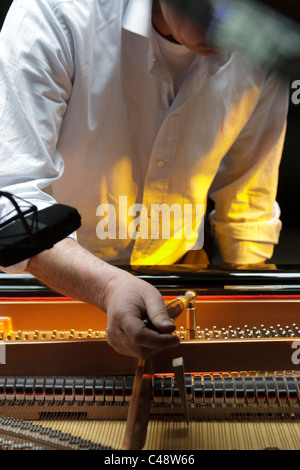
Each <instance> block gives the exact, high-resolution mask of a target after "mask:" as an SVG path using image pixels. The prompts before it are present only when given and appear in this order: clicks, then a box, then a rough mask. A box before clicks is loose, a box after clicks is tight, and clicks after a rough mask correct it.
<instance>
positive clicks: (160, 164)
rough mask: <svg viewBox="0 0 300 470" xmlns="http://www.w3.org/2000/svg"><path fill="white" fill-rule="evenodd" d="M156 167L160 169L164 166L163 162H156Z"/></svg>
mask: <svg viewBox="0 0 300 470" xmlns="http://www.w3.org/2000/svg"><path fill="white" fill-rule="evenodd" d="M156 165H157V166H158V168H162V167H163V166H165V162H164V161H163V160H158V161H157V163H156Z"/></svg>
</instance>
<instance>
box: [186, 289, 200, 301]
mask: <svg viewBox="0 0 300 470" xmlns="http://www.w3.org/2000/svg"><path fill="white" fill-rule="evenodd" d="M184 297H185V298H186V299H187V301H188V302H189V304H192V303H194V302H195V301H196V299H197V294H196V292H195V291H193V290H187V291H186V292H185V294H184Z"/></svg>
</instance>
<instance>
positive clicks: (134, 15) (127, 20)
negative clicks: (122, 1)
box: [123, 0, 153, 38]
mask: <svg viewBox="0 0 300 470" xmlns="http://www.w3.org/2000/svg"><path fill="white" fill-rule="evenodd" d="M152 4H153V0H129V1H128V5H127V8H126V11H125V15H124V18H123V28H124V29H126V30H128V31H131V32H132V33H136V34H139V35H140V36H144V37H147V38H151V28H152Z"/></svg>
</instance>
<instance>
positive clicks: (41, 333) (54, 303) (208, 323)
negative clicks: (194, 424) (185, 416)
mask: <svg viewBox="0 0 300 470" xmlns="http://www.w3.org/2000/svg"><path fill="white" fill-rule="evenodd" d="M299 306H300V300H298V299H289V298H287V299H286V298H283V299H282V300H281V299H276V300H274V299H264V300H259V299H254V300H253V299H252V300H249V299H246V300H242V299H239V300H232V299H230V300H226V299H221V300H215V299H213V298H212V299H211V300H201V299H199V300H197V301H196V302H195V308H196V325H197V326H196V337H195V339H194V340H187V339H186V334H185V313H183V314H182V315H181V316H180V317H179V318H178V320H177V321H176V334H177V335H178V336H180V338H181V343H180V345H179V346H178V347H176V348H172V349H170V350H167V351H164V352H163V353H160V354H158V355H156V356H155V357H154V358H153V371H154V372H162V373H165V372H170V371H172V366H171V364H172V359H173V358H174V357H178V356H182V357H184V360H185V366H186V369H187V370H190V371H202V372H204V371H216V370H262V369H263V370H273V369H274V368H275V365H276V368H277V369H279V370H291V369H293V370H297V369H299V364H298V363H297V362H300V361H299V360H298V356H297V351H298V347H300V334H299V332H298V325H297V321H298V315H299V313H298V312H299ZM0 316H1V317H8V318H9V319H10V323H11V326H12V330H13V331H12V332H10V333H7V332H5V331H3V332H0V335H1V336H0V340H1V339H2V341H3V342H4V344H5V347H6V364H0V374H3V375H22V374H23V375H24V374H25V375H38V374H40V373H41V371H43V370H44V367H45V364H46V365H47V368H48V373H49V374H50V375H58V374H61V375H66V374H74V375H97V374H109V373H110V371H111V370H114V372H115V373H116V374H132V373H134V371H135V367H136V360H135V359H134V358H130V357H126V356H122V355H120V354H118V353H116V352H115V351H114V350H113V349H112V348H111V347H110V346H109V345H108V344H107V342H106V339H105V328H106V315H105V313H104V312H102V311H101V310H100V309H98V308H96V307H93V306H91V305H88V304H85V303H82V302H77V301H74V300H71V299H65V298H56V299H46V300H41V299H39V300H33V299H29V300H26V299H18V300H2V301H0ZM41 346H42V347H41ZM299 355H300V354H299ZM107 357H109V358H110V361H109V363H108V361H106V360H105V361H104V360H103V358H107ZM199 358H201V360H199ZM58 359H59V360H58Z"/></svg>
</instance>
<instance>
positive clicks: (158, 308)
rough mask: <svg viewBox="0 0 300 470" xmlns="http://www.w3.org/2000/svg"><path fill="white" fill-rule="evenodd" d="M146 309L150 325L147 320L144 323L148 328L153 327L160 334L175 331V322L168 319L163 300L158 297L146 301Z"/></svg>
mask: <svg viewBox="0 0 300 470" xmlns="http://www.w3.org/2000/svg"><path fill="white" fill-rule="evenodd" d="M146 309H147V314H148V319H149V322H150V323H149V322H148V321H147V320H146V321H145V323H146V324H147V326H148V327H149V328H151V326H152V325H153V327H154V329H156V330H158V331H159V332H161V333H172V332H173V331H174V330H175V328H176V327H175V321H174V320H173V319H172V318H170V316H169V313H168V311H167V308H166V306H165V303H164V300H163V298H162V297H161V296H160V295H159V297H155V298H153V297H152V298H151V299H149V300H147V302H146Z"/></svg>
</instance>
